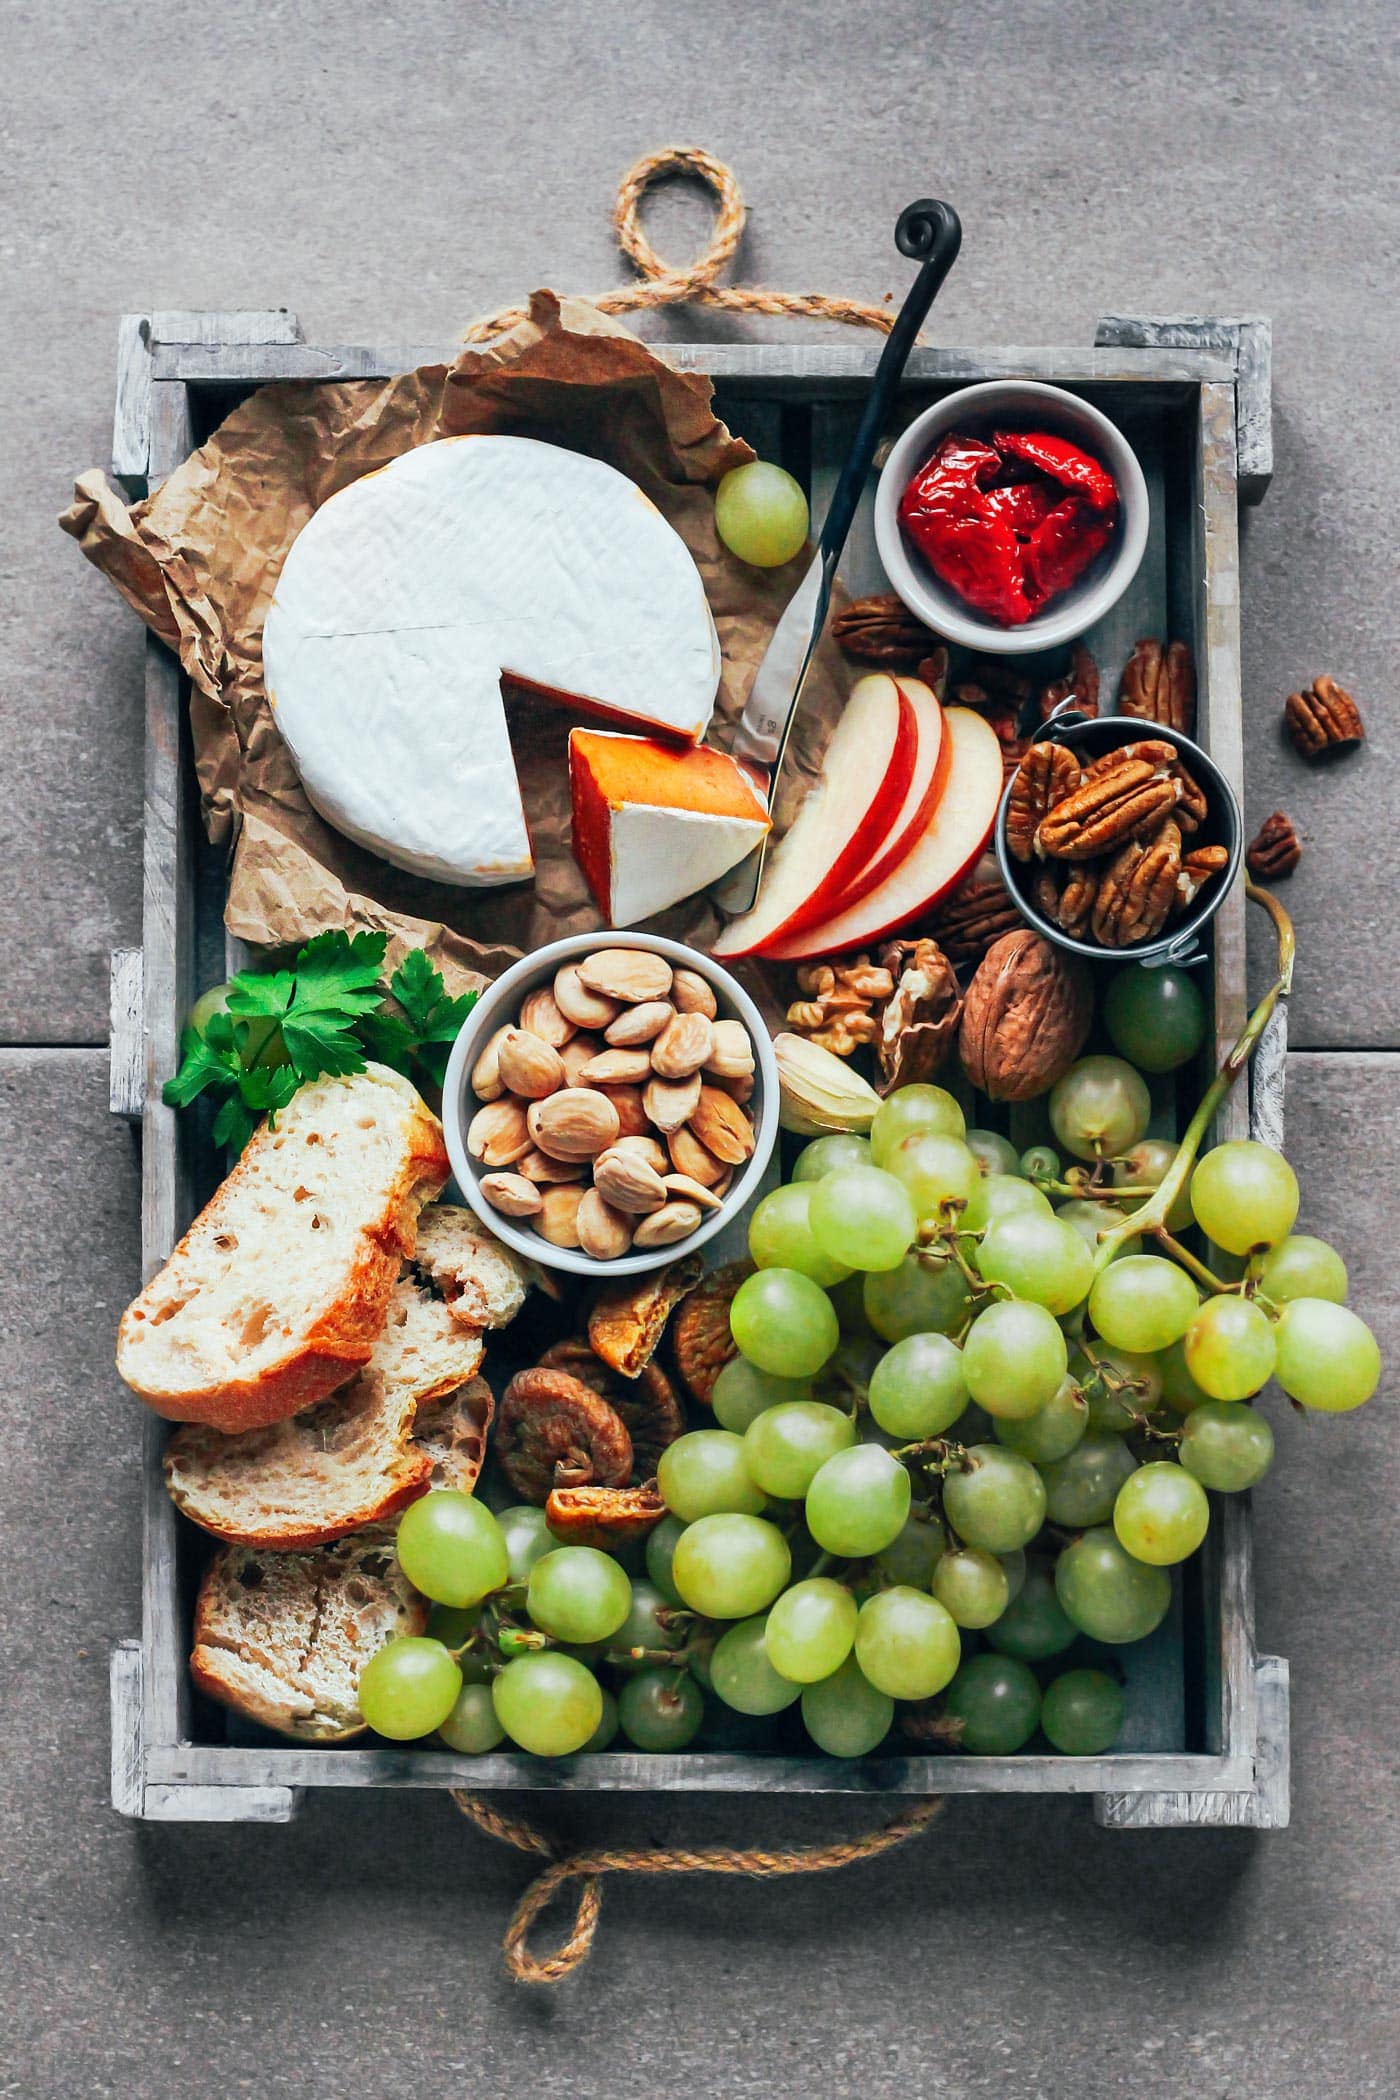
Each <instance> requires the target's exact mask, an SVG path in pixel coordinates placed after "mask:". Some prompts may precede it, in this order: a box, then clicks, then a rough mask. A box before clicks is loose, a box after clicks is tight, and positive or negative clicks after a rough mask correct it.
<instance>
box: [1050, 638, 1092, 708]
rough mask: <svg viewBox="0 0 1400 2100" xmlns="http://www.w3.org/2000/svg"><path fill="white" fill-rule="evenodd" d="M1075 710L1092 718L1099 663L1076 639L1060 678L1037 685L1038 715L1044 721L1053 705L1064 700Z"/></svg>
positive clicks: (1061, 704) (1060, 705)
mask: <svg viewBox="0 0 1400 2100" xmlns="http://www.w3.org/2000/svg"><path fill="white" fill-rule="evenodd" d="M1067 700H1068V701H1069V703H1070V705H1071V706H1072V707H1073V708H1074V709H1075V710H1076V712H1077V713H1079V714H1081V715H1085V716H1087V717H1088V719H1089V720H1091V721H1092V720H1094V719H1095V718H1096V716H1097V715H1098V711H1099V667H1098V665H1097V664H1096V663H1095V662H1094V659H1093V657H1092V656H1091V655H1090V654H1089V651H1088V650H1087V649H1086V648H1085V647H1084V644H1083V643H1082V642H1076V643H1075V645H1074V653H1073V655H1072V656H1071V658H1070V665H1069V669H1068V671H1066V672H1065V674H1064V676H1063V677H1061V678H1052V679H1051V681H1050V683H1049V684H1048V685H1047V686H1044V687H1043V688H1042V689H1041V694H1040V701H1039V707H1040V719H1041V721H1042V722H1048V721H1049V719H1050V717H1051V715H1053V714H1054V712H1055V710H1056V708H1057V707H1063V706H1064V704H1065V702H1066V701H1067Z"/></svg>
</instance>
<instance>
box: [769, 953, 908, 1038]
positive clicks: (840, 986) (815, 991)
mask: <svg viewBox="0 0 1400 2100" xmlns="http://www.w3.org/2000/svg"><path fill="white" fill-rule="evenodd" d="M797 989H798V990H799V991H800V992H801V993H802V995H803V996H802V997H801V998H800V999H797V1000H794V1002H793V1004H792V1005H791V1006H790V1007H789V1008H788V1010H787V1024H788V1027H789V1028H790V1029H791V1030H792V1032H793V1034H794V1035H803V1036H806V1038H807V1040H808V1042H809V1043H816V1044H817V1045H818V1046H819V1047H820V1048H821V1049H823V1050H830V1051H831V1052H832V1053H833V1055H834V1056H836V1057H850V1056H852V1055H853V1053H854V1052H855V1051H856V1050H858V1049H859V1048H860V1047H861V1045H862V1044H864V1043H873V1042H874V1041H875V1039H876V1037H877V1036H878V1034H879V1032H880V1022H879V1016H878V1013H877V1008H878V1007H879V1006H881V1005H882V1004H883V1002H884V1001H885V1000H886V999H888V998H889V996H890V993H891V992H892V991H893V990H894V979H893V977H892V976H891V975H890V973H889V971H888V970H885V969H881V968H880V967H879V965H878V964H873V963H872V962H871V960H870V957H869V956H868V955H858V956H856V958H855V959H854V961H853V962H849V963H827V962H818V963H803V964H802V965H801V966H800V967H799V969H798V972H797Z"/></svg>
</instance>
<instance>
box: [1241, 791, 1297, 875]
mask: <svg viewBox="0 0 1400 2100" xmlns="http://www.w3.org/2000/svg"><path fill="white" fill-rule="evenodd" d="M1302 857H1303V848H1302V845H1301V843H1300V841H1299V838H1298V834H1297V832H1296V831H1295V830H1294V829H1293V826H1292V824H1291V823H1290V822H1289V820H1288V818H1287V817H1286V816H1285V815H1284V813H1283V811H1282V810H1281V809H1276V810H1275V811H1274V813H1273V815H1272V816H1271V817H1265V819H1264V821H1263V823H1262V824H1261V825H1260V827H1259V830H1258V832H1257V834H1256V835H1255V838H1254V841H1253V844H1252V845H1251V846H1250V847H1249V848H1248V850H1247V852H1246V853H1245V857H1244V858H1245V866H1246V867H1247V868H1248V869H1249V872H1250V874H1251V875H1252V876H1253V877H1254V879H1255V881H1256V882H1277V881H1278V879H1279V877H1280V876H1281V875H1291V874H1292V873H1293V870H1294V869H1295V868H1296V867H1297V865H1298V863H1299V861H1300V860H1301V859H1302Z"/></svg>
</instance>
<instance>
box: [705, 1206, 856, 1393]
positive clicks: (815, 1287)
mask: <svg viewBox="0 0 1400 2100" xmlns="http://www.w3.org/2000/svg"><path fill="white" fill-rule="evenodd" d="M822 1186H823V1184H822V1183H821V1182H818V1183H817V1187H818V1188H821V1187H822ZM729 1327H730V1332H731V1333H732V1334H733V1336H734V1341H735V1344H736V1345H737V1347H738V1348H739V1350H740V1352H741V1353H742V1354H743V1355H744V1356H746V1357H747V1358H748V1360H749V1362H750V1363H751V1364H755V1365H757V1367H758V1369H759V1370H760V1371H771V1372H772V1374H773V1376H774V1377H775V1378H812V1377H815V1375H816V1373H817V1372H818V1371H819V1370H820V1369H821V1367H822V1365H823V1364H824V1363H825V1362H826V1360H827V1358H828V1357H829V1356H830V1354H831V1352H832V1350H833V1349H834V1348H835V1347H836V1344H837V1342H838V1341H839V1340H840V1339H841V1329H840V1327H839V1326H838V1325H837V1320H836V1314H835V1311H834V1309H833V1307H832V1303H831V1300H830V1299H829V1298H828V1297H827V1295H826V1292H825V1291H824V1290H823V1289H822V1287H821V1285H820V1284H817V1283H813V1281H812V1279H811V1277H810V1276H801V1275H799V1274H798V1272H797V1270H796V1269H760V1270H759V1271H758V1274H757V1275H756V1276H746V1277H745V1278H744V1281H743V1282H742V1283H741V1284H740V1286H739V1288H738V1290H737V1291H736V1292H735V1294H734V1302H733V1304H732V1305H731V1306H730V1308H729Z"/></svg>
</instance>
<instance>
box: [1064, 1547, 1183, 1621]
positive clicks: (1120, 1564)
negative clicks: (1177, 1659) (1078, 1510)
mask: <svg viewBox="0 0 1400 2100" xmlns="http://www.w3.org/2000/svg"><path fill="white" fill-rule="evenodd" d="M1055 1594H1056V1596H1057V1597H1058V1598H1059V1600H1060V1603H1061V1605H1062V1606H1063V1607H1064V1612H1065V1616H1066V1618H1068V1619H1070V1620H1072V1621H1073V1623H1074V1624H1075V1625H1076V1626H1077V1627H1078V1628H1079V1631H1080V1632H1081V1633H1087V1634H1088V1635H1089V1638H1090V1639H1091V1640H1095V1641H1107V1642H1109V1643H1110V1644H1111V1645H1113V1646H1121V1645H1122V1644H1123V1643H1125V1642H1127V1641H1140V1640H1144V1639H1145V1638H1146V1637H1147V1635H1148V1634H1149V1633H1151V1632H1153V1631H1154V1630H1155V1628H1157V1627H1158V1626H1160V1625H1161V1623H1162V1621H1163V1619H1164V1618H1165V1617H1166V1615H1167V1612H1168V1610H1169V1608H1170V1606H1171V1601H1172V1579H1171V1576H1170V1575H1169V1574H1168V1573H1167V1571H1166V1569H1165V1568H1160V1567H1153V1566H1150V1565H1149V1564H1148V1563H1147V1562H1146V1561H1141V1560H1137V1559H1135V1558H1134V1556H1133V1555H1132V1554H1131V1553H1129V1551H1128V1549H1127V1547H1126V1546H1124V1545H1123V1544H1122V1543H1121V1541H1120V1540H1119V1538H1118V1536H1117V1534H1116V1533H1115V1532H1113V1531H1112V1530H1110V1529H1109V1528H1108V1527H1107V1526H1106V1525H1100V1526H1097V1527H1096V1528H1095V1529H1094V1530H1093V1531H1086V1532H1085V1533H1084V1534H1083V1535H1082V1537H1080V1538H1077V1539H1075V1540H1074V1541H1073V1542H1072V1544H1070V1545H1068V1546H1066V1547H1065V1549H1064V1552H1063V1553H1062V1554H1061V1555H1060V1557H1059V1560H1058V1561H1057V1562H1056V1564H1055Z"/></svg>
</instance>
